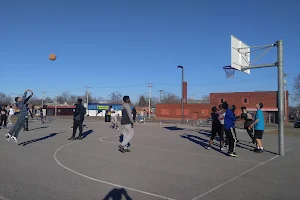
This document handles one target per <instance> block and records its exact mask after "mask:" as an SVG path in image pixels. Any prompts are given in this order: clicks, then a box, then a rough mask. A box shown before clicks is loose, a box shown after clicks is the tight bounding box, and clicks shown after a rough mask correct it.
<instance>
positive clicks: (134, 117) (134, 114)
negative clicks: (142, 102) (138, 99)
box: [131, 107, 136, 122]
mask: <svg viewBox="0 0 300 200" xmlns="http://www.w3.org/2000/svg"><path fill="white" fill-rule="evenodd" d="M131 112H132V119H133V121H134V122H135V119H136V109H135V107H133V108H132V111H131Z"/></svg>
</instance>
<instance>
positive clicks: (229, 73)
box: [223, 66, 236, 78]
mask: <svg viewBox="0 0 300 200" xmlns="http://www.w3.org/2000/svg"><path fill="white" fill-rule="evenodd" d="M223 69H224V71H225V73H226V78H233V77H234V72H235V70H236V69H235V68H233V67H231V66H224V67H223Z"/></svg>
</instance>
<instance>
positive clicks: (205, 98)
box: [201, 95, 210, 104]
mask: <svg viewBox="0 0 300 200" xmlns="http://www.w3.org/2000/svg"><path fill="white" fill-rule="evenodd" d="M209 102H210V98H209V95H203V96H202V99H201V103H203V104H209Z"/></svg>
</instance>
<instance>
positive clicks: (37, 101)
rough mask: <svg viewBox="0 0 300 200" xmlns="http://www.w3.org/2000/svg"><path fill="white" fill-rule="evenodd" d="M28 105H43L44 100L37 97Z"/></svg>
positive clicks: (31, 99) (32, 98) (30, 100)
mask: <svg viewBox="0 0 300 200" xmlns="http://www.w3.org/2000/svg"><path fill="white" fill-rule="evenodd" d="M28 104H33V105H41V104H42V99H40V98H38V97H37V96H33V97H31V98H30V99H29V101H28Z"/></svg>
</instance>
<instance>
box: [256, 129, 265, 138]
mask: <svg viewBox="0 0 300 200" xmlns="http://www.w3.org/2000/svg"><path fill="white" fill-rule="evenodd" d="M263 134H264V131H263V130H255V131H254V138H256V139H262V137H263Z"/></svg>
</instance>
